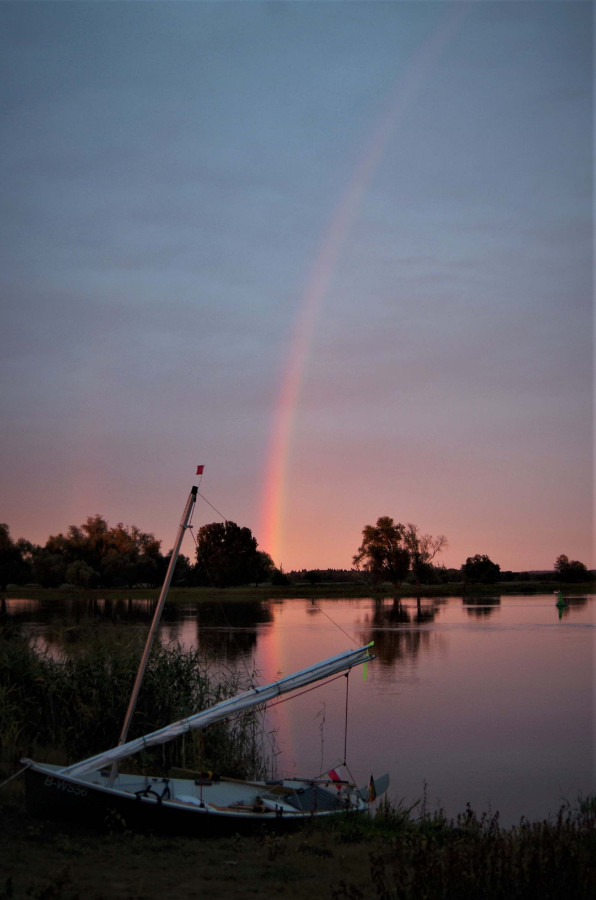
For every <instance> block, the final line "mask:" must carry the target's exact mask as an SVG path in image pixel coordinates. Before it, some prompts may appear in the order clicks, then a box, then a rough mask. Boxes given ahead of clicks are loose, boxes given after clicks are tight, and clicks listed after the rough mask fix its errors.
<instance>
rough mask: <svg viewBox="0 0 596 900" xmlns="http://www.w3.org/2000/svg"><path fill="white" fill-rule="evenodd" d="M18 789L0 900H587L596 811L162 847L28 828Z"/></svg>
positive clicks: (7, 809) (436, 818) (3, 804)
mask: <svg viewBox="0 0 596 900" xmlns="http://www.w3.org/2000/svg"><path fill="white" fill-rule="evenodd" d="M20 790H21V789H20V785H19V783H18V781H16V782H11V784H10V785H8V786H6V787H5V788H4V789H3V790H2V791H0V813H1V815H0V872H1V875H0V900H4V898H28V897H32V898H44V900H53V898H63V900H80V898H83V897H84V898H86V900H111V898H114V900H119V898H121V900H153V898H162V897H170V898H199V897H205V896H209V898H210V900H211V898H213V900H219V898H222V900H223V898H230V897H247V898H260V897H262V898H265V897H267V898H271V896H275V895H286V896H290V897H292V898H295V900H312V897H313V895H315V896H317V897H321V898H329V900H368V898H373V900H518V898H519V900H522V898H523V900H533V898H537V900H538V898H540V900H592V898H593V897H594V896H596V830H595V821H596V819H595V813H596V801H595V800H594V798H588V799H587V800H585V801H584V802H583V803H580V805H579V807H578V808H577V809H576V810H572V809H571V808H563V809H562V810H561V812H560V813H559V815H558V817H556V818H555V819H553V820H549V821H545V822H539V823H528V822H524V821H522V822H521V823H520V825H519V826H517V827H515V828H510V829H507V830H504V829H500V828H499V825H498V817H496V816H493V817H491V818H487V817H485V816H480V817H479V816H477V815H476V814H475V813H474V812H472V810H470V809H469V808H468V809H466V811H465V812H464V813H462V814H461V815H460V816H458V817H457V818H456V819H455V820H451V821H448V820H447V819H446V818H445V817H444V816H443V815H442V814H441V813H440V812H437V813H434V814H432V815H431V814H428V813H426V812H422V813H419V814H418V815H417V816H416V815H414V811H413V810H406V809H402V808H400V807H394V806H391V805H390V804H387V803H385V804H381V805H380V806H379V809H378V811H377V813H376V814H375V815H374V816H371V817H361V818H351V817H350V818H347V819H344V818H342V819H337V820H334V821H332V822H331V823H326V824H319V823H317V824H314V823H313V824H311V825H307V826H306V827H305V828H304V829H302V830H301V831H299V832H297V833H295V834H292V835H288V836H275V835H267V836H263V837H242V838H241V837H239V836H234V837H230V838H224V839H219V840H200V841H199V840H197V839H192V838H183V839H172V838H160V837H152V836H143V835H136V834H131V833H130V832H124V833H121V832H118V833H113V834H105V833H104V834H98V833H95V832H91V831H88V830H87V831H82V830H81V829H80V828H79V827H76V826H74V825H73V826H66V825H60V826H56V825H54V824H50V823H47V822H45V821H42V820H34V819H31V818H29V817H28V816H27V814H26V813H25V811H24V808H23V804H22V798H21V796H20Z"/></svg>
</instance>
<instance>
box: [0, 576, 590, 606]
mask: <svg viewBox="0 0 596 900" xmlns="http://www.w3.org/2000/svg"><path fill="white" fill-rule="evenodd" d="M159 590H160V589H159V588H152V587H151V588H149V587H134V588H109V589H102V588H93V589H91V590H84V589H83V588H78V587H74V586H73V587H72V588H66V587H64V588H41V587H33V586H30V587H25V586H18V585H15V586H14V587H12V586H11V587H9V588H8V589H7V590H5V591H2V592H1V593H0V597H6V598H22V599H24V600H36V599H44V600H64V599H68V598H70V599H72V598H85V599H90V600H92V599H100V598H111V599H114V600H118V599H127V598H129V597H147V598H149V599H152V598H155V599H157V597H158V596H159ZM558 591H561V593H562V594H563V596H574V595H579V594H590V593H596V582H584V583H581V584H561V583H559V582H556V581H527V582H524V581H516V582H511V581H509V582H496V583H495V584H464V583H463V582H453V583H449V584H428V585H424V584H422V585H418V586H416V585H411V584H405V585H402V586H401V587H400V588H397V589H396V588H394V587H392V586H391V585H388V584H385V585H371V584H359V583H354V582H330V583H327V584H325V583H319V584H314V585H312V584H308V583H303V584H302V583H298V584H296V583H295V584H288V585H270V584H262V585H258V586H256V587H255V586H254V585H252V586H251V585H246V586H243V587H228V588H207V587H178V588H177V587H173V588H171V590H170V592H169V595H168V602H169V603H188V602H192V603H203V602H204V603H208V602H211V601H214V600H218V601H221V600H222V599H225V600H293V599H296V600H298V599H306V600H310V599H321V600H323V599H327V600H333V599H340V598H353V599H359V598H367V597H373V598H377V599H382V598H384V597H391V598H398V599H405V598H407V597H412V598H414V599H421V600H422V599H427V598H428V599H435V598H437V599H438V598H441V597H497V596H503V595H507V596H510V595H522V596H524V595H525V596H531V595H533V594H550V593H552V594H555V593H557V592H558Z"/></svg>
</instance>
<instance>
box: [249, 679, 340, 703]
mask: <svg viewBox="0 0 596 900" xmlns="http://www.w3.org/2000/svg"><path fill="white" fill-rule="evenodd" d="M344 674H345V673H344V672H340V673H339V675H334V676H333V677H331V678H328V679H327V681H321V682H320V683H318V684H313V685H312V687H308V688H305V689H304V690H303V691H300V693H299V694H294V693H292V694H289V695H288V696H287V697H284V698H283V700H281V699H280V698H277V699H275V700H271V701H270V702H269V703H265V704H263V705H264V707H265V709H267V708H268V707H272V708H273V709H274V708H275V707H276V706H281V704H282V703H288V702H289V701H290V700H295V699H296V697H302V695H303V694H310V692H311V691H318V690H319V688H322V687H325V685H326V684H331V683H332V682H334V681H337V680H338V678H343V677H344Z"/></svg>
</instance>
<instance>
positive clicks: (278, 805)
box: [22, 486, 389, 836]
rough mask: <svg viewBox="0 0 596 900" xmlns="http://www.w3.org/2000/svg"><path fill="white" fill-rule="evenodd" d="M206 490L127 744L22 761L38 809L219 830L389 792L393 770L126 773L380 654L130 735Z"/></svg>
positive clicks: (142, 825)
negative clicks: (153, 753) (263, 776)
mask: <svg viewBox="0 0 596 900" xmlns="http://www.w3.org/2000/svg"><path fill="white" fill-rule="evenodd" d="M197 491H198V488H197V487H196V486H193V488H192V489H191V492H190V495H189V497H188V500H187V503H186V506H185V510H184V514H183V517H182V521H181V523H180V526H179V530H178V535H177V538H176V543H175V546H174V550H173V551H172V556H171V558H170V562H169V566H168V571H167V573H166V577H165V580H164V584H163V586H162V589H161V593H160V597H159V600H158V603H157V606H156V609H155V613H154V616H153V621H152V624H151V628H150V631H149V634H148V637H147V642H146V644H145V649H144V652H143V656H142V659H141V662H140V665H139V670H138V673H137V677H136V681H135V684H134V687H133V690H132V694H131V698H130V702H129V705H128V709H127V713H126V716H125V720H124V724H123V727H122V732H121V735H120V740H119V743H118V745H117V746H116V747H113V748H112V749H109V750H105V751H103V752H101V753H98V754H96V755H95V756H92V757H89V758H88V759H85V760H82V761H80V762H77V763H74V764H71V765H67V766H57V765H50V764H48V763H39V762H34V761H33V760H30V759H24V760H22V763H23V765H24V767H25V768H24V779H25V796H26V803H27V808H28V810H29V811H30V812H31V813H32V814H35V815H41V816H45V817H49V818H61V819H62V818H67V819H74V820H76V821H78V822H83V823H85V824H89V825H92V826H95V827H100V828H101V827H105V826H106V825H108V824H111V825H113V824H114V823H115V822H119V823H120V824H121V825H124V827H126V828H129V829H133V830H143V831H150V832H159V833H164V832H165V833H177V834H191V835H204V836H214V835H222V834H234V833H241V832H250V831H254V830H261V829H263V827H265V828H268V829H272V830H275V831H285V830H290V829H292V828H294V827H296V826H297V825H300V824H301V823H303V822H305V821H308V820H312V819H314V818H317V819H319V818H324V817H327V816H331V815H337V814H338V813H354V812H355V813H359V812H365V811H366V810H368V809H369V807H370V804H371V803H372V802H373V801H374V799H375V798H376V797H378V796H380V795H381V794H382V793H384V791H386V789H387V787H388V784H389V776H388V775H385V776H383V777H382V778H379V779H377V780H376V781H375V780H374V779H373V778H372V776H371V779H370V781H369V783H368V784H366V785H364V786H363V787H361V788H357V787H356V785H355V784H354V783H353V781H352V779H351V778H350V777H345V776H346V775H347V774H348V773H347V770H345V767H341V766H337V767H336V768H335V769H332V770H330V771H329V772H328V773H325V774H324V775H322V776H317V777H315V778H289V779H275V780H269V781H250V780H246V781H244V780H240V779H234V778H226V777H219V776H212V775H205V774H201V773H195V774H194V775H192V776H191V777H183V778H178V777H162V776H152V775H146V774H126V773H124V772H122V771H121V770H120V763H121V761H122V760H124V759H126V758H128V757H130V756H132V755H133V754H135V753H138V752H140V751H142V750H144V749H146V748H149V747H154V746H158V745H160V744H165V743H166V742H168V741H171V740H173V739H174V738H176V737H178V736H180V735H183V734H187V733H189V732H191V731H193V730H195V729H202V728H207V727H208V726H210V725H213V724H214V723H216V722H221V721H224V720H225V719H227V718H229V717H230V716H233V715H236V714H239V713H242V712H244V711H247V710H250V709H253V708H255V707H263V705H264V704H266V703H267V702H269V701H271V700H274V699H275V698H276V697H278V696H281V695H282V694H286V693H290V692H292V691H295V690H297V689H299V688H302V687H304V686H305V685H308V684H313V683H315V682H317V681H323V680H324V679H327V678H330V677H331V676H334V675H337V674H338V673H341V672H346V671H349V670H350V669H352V668H353V667H354V666H359V665H363V664H366V663H368V662H369V661H370V660H373V659H374V658H375V657H374V655H373V654H372V652H371V647H372V644H368V645H366V646H363V647H359V648H356V649H353V650H347V651H345V652H343V653H340V654H338V655H336V656H333V657H330V658H329V659H325V660H323V661H321V662H318V663H315V664H314V665H311V666H308V667H307V668H304V669H301V670H300V671H298V672H295V673H293V674H291V675H287V676H285V677H282V678H280V679H278V680H277V681H273V682H271V683H269V684H265V685H262V686H259V687H252V688H249V689H248V690H245V691H243V692H242V693H240V694H237V695H236V696H235V697H232V698H229V699H227V700H223V701H221V702H220V703H217V704H215V705H213V706H211V707H209V708H208V709H205V710H202V711H200V712H197V713H195V714H194V715H191V716H188V717H187V718H184V719H180V720H179V721H177V722H173V723H172V724H170V725H167V726H165V727H164V728H160V729H158V730H156V731H153V732H150V733H149V734H146V735H144V736H143V737H140V738H136V739H134V740H128V731H129V728H130V723H131V721H132V717H133V714H134V710H135V706H136V701H137V697H138V694H139V691H140V688H141V684H142V681H143V676H144V673H145V669H146V667H147V662H148V660H149V655H150V653H151V647H152V644H153V641H154V638H155V635H156V633H157V629H158V626H159V622H160V618H161V613H162V610H163V606H164V604H165V599H166V596H167V593H168V590H169V587H170V584H171V580H172V576H173V574H174V568H175V565H176V559H177V557H178V554H179V552H180V546H181V544H182V538H183V536H184V533H185V531H186V529H187V528H189V527H190V525H189V522H190V518H191V514H192V510H193V507H194V504H195V502H196V497H197Z"/></svg>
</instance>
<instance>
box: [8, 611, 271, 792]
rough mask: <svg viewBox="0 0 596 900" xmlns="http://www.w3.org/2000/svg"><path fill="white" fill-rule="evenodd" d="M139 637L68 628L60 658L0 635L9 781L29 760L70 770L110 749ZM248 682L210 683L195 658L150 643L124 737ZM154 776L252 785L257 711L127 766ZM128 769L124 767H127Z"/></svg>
mask: <svg viewBox="0 0 596 900" xmlns="http://www.w3.org/2000/svg"><path fill="white" fill-rule="evenodd" d="M141 644H142V636H141V635H140V634H134V633H133V634H131V632H130V630H128V629H125V630H124V631H123V632H120V631H119V630H117V629H116V630H110V629H103V628H98V627H97V625H93V626H89V627H88V628H85V627H84V626H78V627H77V635H76V640H72V641H71V642H69V641H68V640H66V641H63V642H62V646H63V647H66V649H65V650H62V652H61V653H60V655H55V656H54V655H51V654H50V652H49V651H48V650H39V649H36V648H34V647H31V646H30V645H29V644H28V642H27V641H26V640H24V639H23V638H21V637H20V636H19V634H18V632H16V633H15V632H13V633H11V632H10V631H9V630H8V629H3V630H0V765H1V767H2V771H3V772H4V773H7V774H10V771H11V770H14V768H15V766H16V765H17V764H18V760H19V758H21V757H23V756H30V757H34V758H38V759H45V760H47V761H55V762H63V763H71V762H75V761H77V760H79V759H84V758H86V757H88V756H92V755H94V754H95V753H99V752H100V751H102V750H104V749H109V748H110V747H113V746H115V745H116V744H117V743H118V739H119V735H120V730H121V728H122V723H123V721H124V717H125V714H126V709H127V706H128V700H129V697H130V694H131V690H132V686H133V684H134V680H135V677H136V671H137V668H138V663H139V660H140V657H141V653H142V646H141ZM247 681H248V676H242V675H240V674H239V673H238V672H235V671H234V670H224V671H220V672H219V673H218V674H217V675H214V674H213V672H212V670H211V669H210V666H209V663H208V661H207V660H206V659H205V658H204V657H203V656H201V654H200V653H199V651H197V650H188V651H184V650H182V649H181V648H180V647H179V646H177V645H175V646H170V647H164V646H159V645H156V647H155V648H154V650H153V653H152V654H151V657H150V660H149V664H148V667H147V671H146V674H145V678H144V681H143V686H142V689H141V693H140V695H139V701H138V705H137V710H136V713H135V716H134V719H133V723H132V726H131V729H130V733H129V738H130V739H132V738H135V737H138V736H140V735H143V734H146V733H147V732H149V731H153V730H155V729H157V728H161V727H163V726H164V725H167V724H168V723H169V722H174V721H176V720H177V719H181V718H183V717H185V716H188V715H190V714H191V713H194V712H198V711H200V710H201V709H205V708H206V707H208V706H211V705H212V704H214V703H217V702H219V701H220V700H224V699H226V698H228V697H231V696H233V695H234V694H236V693H238V691H240V690H242V689H243V688H244V687H247V686H248V685H247ZM130 762H131V764H133V765H136V766H142V765H148V764H151V765H152V766H153V768H154V769H155V767H156V766H158V767H159V768H160V769H163V770H165V769H167V768H170V767H171V766H178V767H183V768H190V769H199V770H217V771H222V770H225V772H226V774H229V775H233V776H237V777H245V776H250V777H257V776H258V775H260V774H262V771H263V768H264V764H263V756H262V750H261V744H260V715H259V713H258V711H257V712H253V713H252V714H250V713H249V714H248V715H245V716H243V717H241V718H237V719H233V720H230V721H228V722H226V723H224V724H221V725H216V726H214V727H212V728H210V729H208V730H206V731H205V732H201V733H198V734H194V733H193V734H190V735H185V736H184V737H182V738H180V739H178V740H176V741H174V742H171V743H169V744H165V745H163V747H159V748H155V749H154V750H151V751H147V753H146V754H141V755H140V756H139V757H138V758H135V760H134V761H133V760H131V761H130ZM127 767H129V768H130V766H129V765H128V764H127Z"/></svg>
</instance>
